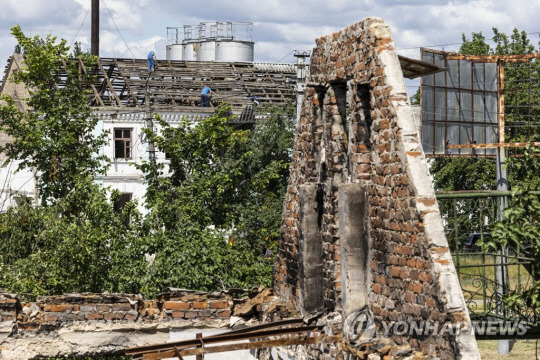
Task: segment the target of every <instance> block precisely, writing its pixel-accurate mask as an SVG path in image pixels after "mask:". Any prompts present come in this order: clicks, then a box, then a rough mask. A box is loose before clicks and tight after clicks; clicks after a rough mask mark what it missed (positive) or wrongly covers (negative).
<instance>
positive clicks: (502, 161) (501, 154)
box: [496, 59, 510, 355]
mask: <svg viewBox="0 0 540 360" xmlns="http://www.w3.org/2000/svg"><path fill="white" fill-rule="evenodd" d="M504 63H505V62H504V60H503V59H499V60H498V61H497V70H498V71H497V72H498V81H497V98H498V99H499V101H498V104H497V113H498V115H497V125H498V128H499V144H503V143H504V137H505V136H504V120H505V119H504V65H505V64H504ZM496 161H497V190H498V191H508V172H507V170H506V148H505V147H504V146H501V147H498V148H497V159H496ZM507 206H508V199H507V197H506V196H501V197H500V198H499V200H498V211H497V216H498V220H499V221H501V220H502V219H503V212H504V209H505V208H506V207H507ZM507 256H508V249H506V248H503V249H502V250H501V251H500V252H499V255H498V256H497V264H498V266H497V274H496V282H497V310H498V313H499V315H501V316H502V318H503V319H505V318H506V317H505V315H506V314H505V313H506V311H505V308H504V302H503V301H504V296H505V295H506V292H507V289H508V284H507V281H506V280H507V274H508V257H507ZM497 350H498V353H499V354H501V355H507V354H509V353H510V340H498V341H497Z"/></svg>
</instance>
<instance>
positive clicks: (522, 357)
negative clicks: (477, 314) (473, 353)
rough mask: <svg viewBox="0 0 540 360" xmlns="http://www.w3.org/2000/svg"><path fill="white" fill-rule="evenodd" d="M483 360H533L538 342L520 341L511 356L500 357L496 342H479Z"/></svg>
mask: <svg viewBox="0 0 540 360" xmlns="http://www.w3.org/2000/svg"><path fill="white" fill-rule="evenodd" d="M477 343H478V350H480V356H481V358H482V359H489V360H512V359H519V360H532V359H534V358H535V353H536V340H518V341H516V342H515V343H514V346H513V348H512V350H511V351H510V354H508V355H499V354H498V352H497V341H496V340H481V341H477Z"/></svg>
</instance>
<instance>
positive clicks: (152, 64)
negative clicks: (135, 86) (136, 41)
mask: <svg viewBox="0 0 540 360" xmlns="http://www.w3.org/2000/svg"><path fill="white" fill-rule="evenodd" d="M152 70H153V71H155V70H156V53H155V52H153V51H150V52H149V53H148V75H150V73H151V72H152Z"/></svg>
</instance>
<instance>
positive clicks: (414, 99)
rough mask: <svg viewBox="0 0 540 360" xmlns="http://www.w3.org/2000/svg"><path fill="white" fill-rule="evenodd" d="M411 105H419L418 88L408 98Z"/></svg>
mask: <svg viewBox="0 0 540 360" xmlns="http://www.w3.org/2000/svg"><path fill="white" fill-rule="evenodd" d="M410 100H411V105H420V88H418V90H416V92H415V93H414V95H413V96H411V98H410Z"/></svg>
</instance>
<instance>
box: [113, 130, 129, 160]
mask: <svg viewBox="0 0 540 360" xmlns="http://www.w3.org/2000/svg"><path fill="white" fill-rule="evenodd" d="M132 132H133V129H117V128H115V129H114V158H115V159H131V133H132Z"/></svg>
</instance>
